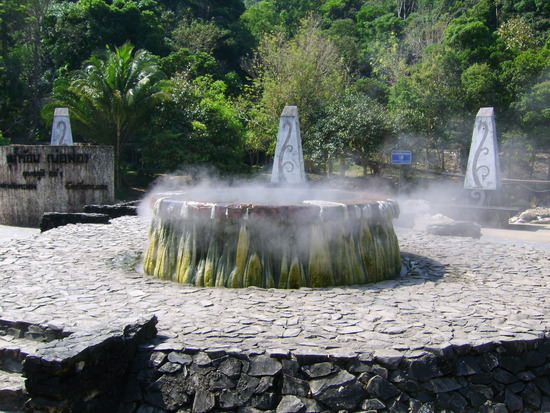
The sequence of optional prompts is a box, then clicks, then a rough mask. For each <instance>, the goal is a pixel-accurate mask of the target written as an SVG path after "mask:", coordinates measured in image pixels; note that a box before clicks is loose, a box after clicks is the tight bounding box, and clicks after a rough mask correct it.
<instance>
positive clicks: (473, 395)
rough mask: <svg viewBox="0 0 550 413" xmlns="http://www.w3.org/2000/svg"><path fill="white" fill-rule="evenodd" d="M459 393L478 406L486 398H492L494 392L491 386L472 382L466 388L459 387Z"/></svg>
mask: <svg viewBox="0 0 550 413" xmlns="http://www.w3.org/2000/svg"><path fill="white" fill-rule="evenodd" d="M460 393H461V394H462V395H463V396H464V397H466V399H468V401H469V402H470V404H471V405H472V406H474V407H479V406H481V405H483V403H485V402H486V401H487V400H492V399H493V394H494V393H493V390H492V389H491V387H489V386H484V385H481V384H472V385H470V386H468V387H467V388H464V389H461V390H460Z"/></svg>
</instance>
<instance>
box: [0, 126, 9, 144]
mask: <svg viewBox="0 0 550 413" xmlns="http://www.w3.org/2000/svg"><path fill="white" fill-rule="evenodd" d="M10 143H11V141H10V140H9V139H8V138H4V135H3V134H2V131H1V130H0V146H2V145H9V144H10Z"/></svg>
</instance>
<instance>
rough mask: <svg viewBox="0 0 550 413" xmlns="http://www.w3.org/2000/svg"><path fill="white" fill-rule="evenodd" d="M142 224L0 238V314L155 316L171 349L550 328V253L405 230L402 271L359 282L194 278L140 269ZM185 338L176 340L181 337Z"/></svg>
mask: <svg viewBox="0 0 550 413" xmlns="http://www.w3.org/2000/svg"><path fill="white" fill-rule="evenodd" d="M146 233H147V229H146V223H145V222H144V221H143V220H142V219H140V218H138V217H123V218H118V219H115V220H113V221H112V224H110V225H91V224H88V225H68V226H65V227H61V228H57V229H53V230H50V231H47V232H45V233H43V234H40V235H39V236H36V237H35V238H32V239H14V240H11V241H8V242H5V243H4V244H3V245H2V246H1V247H0V268H1V271H0V294H1V297H2V299H1V300H0V319H4V320H11V321H21V320H22V321H26V322H30V323H36V324H41V325H52V326H56V327H61V328H63V329H64V330H65V331H83V330H87V329H90V328H94V327H101V326H104V325H106V324H109V323H110V322H112V320H117V322H120V321H121V320H124V319H128V320H134V319H135V318H136V317H139V316H151V315H153V314H155V315H157V317H158V319H159V324H158V328H159V334H160V335H161V336H164V338H165V340H166V342H165V343H164V344H160V345H159V348H162V346H163V345H164V346H168V347H170V348H172V349H173V348H176V347H177V346H178V345H179V346H181V347H184V346H185V347H186V348H194V347H195V348H201V349H215V348H224V349H226V350H228V349H235V350H236V349H240V350H244V351H246V352H249V353H256V352H263V351H268V352H271V353H280V352H287V351H293V352H294V353H296V354H299V353H307V354H310V353H313V354H318V353H319V354H335V355H343V356H345V355H350V354H355V353H357V352H375V353H376V354H377V355H380V354H384V355H386V354H390V355H391V354H396V353H405V355H407V356H415V355H417V354H421V353H422V350H423V349H427V348H434V347H440V346H444V345H446V344H448V343H452V344H461V343H466V342H468V343H473V344H480V343H483V342H487V341H495V340H511V339H514V338H517V339H527V338H535V337H538V336H540V335H542V334H544V333H545V332H547V331H548V328H549V327H550V253H549V252H547V251H543V250H541V249H534V248H525V247H515V246H512V245H508V244H503V243H486V242H483V241H477V240H472V239H469V238H458V237H436V236H432V235H428V234H423V233H417V232H413V231H411V230H404V229H400V230H399V231H398V236H399V239H400V245H401V250H402V253H403V257H404V262H405V263H406V267H407V273H406V274H405V271H403V276H402V277H400V278H399V279H397V280H392V281H385V282H381V283H377V284H371V285H366V286H358V287H347V288H332V289H318V290H315V289H300V290H262V289H257V288H248V289H236V290H233V289H219V288H205V289H201V288H195V287H187V286H183V285H179V284H175V283H172V282H167V281H161V280H158V279H155V278H152V277H150V276H145V275H142V274H140V273H138V272H136V271H135V270H134V266H135V265H136V263H137V262H138V260H139V256H140V254H141V252H142V250H143V249H144V247H145V244H146ZM174 343H178V344H174Z"/></svg>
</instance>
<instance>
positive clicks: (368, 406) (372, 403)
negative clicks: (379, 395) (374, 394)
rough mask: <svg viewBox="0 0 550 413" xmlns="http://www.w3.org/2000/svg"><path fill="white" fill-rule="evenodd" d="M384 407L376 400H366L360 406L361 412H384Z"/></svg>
mask: <svg viewBox="0 0 550 413" xmlns="http://www.w3.org/2000/svg"><path fill="white" fill-rule="evenodd" d="M385 408H386V405H385V404H384V403H382V402H381V401H380V400H378V399H367V400H365V401H364V402H363V404H362V405H361V409H363V410H384V409H385Z"/></svg>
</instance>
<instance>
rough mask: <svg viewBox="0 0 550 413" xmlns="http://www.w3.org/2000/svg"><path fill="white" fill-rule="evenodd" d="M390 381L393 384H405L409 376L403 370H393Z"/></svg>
mask: <svg viewBox="0 0 550 413" xmlns="http://www.w3.org/2000/svg"><path fill="white" fill-rule="evenodd" d="M388 379H389V381H391V382H392V383H405V382H406V381H407V375H406V373H405V372H404V371H402V370H393V371H392V372H391V373H390V374H389V378H388Z"/></svg>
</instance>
